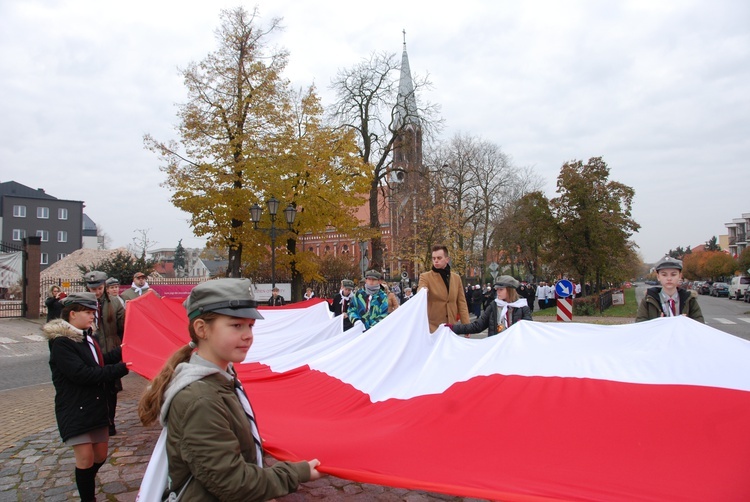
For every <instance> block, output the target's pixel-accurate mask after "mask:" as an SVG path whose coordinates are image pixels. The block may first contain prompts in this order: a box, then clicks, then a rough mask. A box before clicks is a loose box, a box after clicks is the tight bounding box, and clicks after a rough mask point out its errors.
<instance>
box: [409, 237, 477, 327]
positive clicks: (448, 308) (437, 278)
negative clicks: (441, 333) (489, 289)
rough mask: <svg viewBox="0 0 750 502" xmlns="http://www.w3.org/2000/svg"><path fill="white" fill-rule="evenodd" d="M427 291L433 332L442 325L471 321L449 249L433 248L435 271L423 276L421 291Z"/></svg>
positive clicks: (420, 285)
mask: <svg viewBox="0 0 750 502" xmlns="http://www.w3.org/2000/svg"><path fill="white" fill-rule="evenodd" d="M422 288H425V289H427V317H428V319H429V321H430V331H435V330H436V329H437V327H438V326H439V325H440V324H456V321H457V320H460V321H461V324H467V323H468V322H469V307H468V306H467V305H466V297H465V296H464V285H463V282H462V281H461V277H460V276H459V275H458V274H455V273H453V272H451V266H450V256H448V248H447V247H445V246H433V247H432V270H431V271H429V272H424V273H422V274H419V286H418V290H420V289H422Z"/></svg>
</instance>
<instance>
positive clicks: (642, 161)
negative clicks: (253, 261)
mask: <svg viewBox="0 0 750 502" xmlns="http://www.w3.org/2000/svg"><path fill="white" fill-rule="evenodd" d="M237 5H244V6H245V7H246V8H247V9H248V10H251V9H252V8H253V7H254V6H255V5H258V7H259V9H260V14H261V16H263V17H264V18H265V19H267V20H268V19H270V18H272V17H276V16H278V17H283V19H284V22H283V24H284V26H285V30H284V31H283V32H281V33H279V34H278V35H276V36H275V38H274V42H275V43H276V44H278V45H280V46H283V47H285V48H287V49H288V50H289V51H290V62H289V66H288V70H287V73H286V76H287V78H289V79H290V80H291V81H292V82H293V83H294V84H295V86H297V87H299V86H307V85H309V84H310V83H312V82H314V83H315V84H316V85H317V87H318V90H319V92H320V94H321V95H322V96H323V100H324V104H330V103H331V102H332V99H333V97H332V93H331V92H330V90H329V89H328V86H329V84H330V82H331V79H332V78H333V77H334V75H335V74H336V72H337V70H338V69H340V68H349V67H351V66H353V65H354V64H356V63H358V62H359V61H360V60H361V59H362V58H365V57H367V56H368V55H369V54H370V53H372V52H373V51H388V52H393V53H397V54H398V55H400V53H401V50H402V33H401V31H402V29H405V30H406V42H407V50H408V53H409V61H410V65H411V69H412V72H413V74H415V75H419V76H425V75H429V78H430V80H431V81H432V83H433V89H432V90H430V91H429V92H428V94H426V95H425V96H423V97H422V99H426V100H427V101H430V102H433V103H439V104H440V105H441V106H442V110H441V115H442V117H443V118H444V119H445V125H446V127H445V130H444V131H443V133H442V137H443V139H445V140H447V139H449V138H450V137H451V136H453V135H454V134H456V133H459V132H461V133H464V134H468V135H472V136H477V137H480V138H482V139H485V140H489V141H492V142H493V143H496V144H498V145H500V146H501V147H502V149H503V151H504V152H505V153H507V154H509V155H510V156H511V157H512V158H513V160H514V163H515V164H516V165H518V166H533V167H534V169H535V170H536V172H537V173H538V174H539V175H540V176H541V177H542V178H543V179H544V180H545V182H546V187H545V191H546V194H547V196H548V197H554V196H555V183H556V179H557V175H558V173H559V170H560V167H561V166H562V164H563V163H565V162H566V161H569V160H574V159H580V160H584V161H586V160H587V159H589V158H590V157H596V156H601V157H603V158H604V160H605V161H606V162H607V164H608V165H609V167H610V178H611V179H613V180H616V181H619V182H622V183H625V184H627V185H629V186H631V187H633V188H634V189H635V192H636V197H635V202H634V205H633V216H634V218H635V220H636V221H637V222H638V223H639V224H640V225H641V230H640V232H639V233H637V234H635V235H634V239H635V241H636V243H637V244H638V245H639V246H640V251H641V253H642V255H643V257H644V259H645V260H646V261H656V260H657V259H658V258H660V257H661V256H662V254H663V253H664V252H666V251H667V250H669V249H670V248H675V247H677V246H696V245H698V244H701V243H703V242H704V241H706V240H708V239H709V238H710V237H711V236H714V235H720V234H725V233H726V229H725V227H724V223H727V222H729V221H731V219H732V218H736V217H739V216H740V215H741V214H742V213H748V212H750V197H748V192H749V191H750V190H749V189H750V184H749V183H748V182H749V181H750V171H749V170H748V165H749V164H750V100H749V98H748V96H749V95H750V2H747V1H746V0H736V1H735V0H715V1H712V2H707V1H704V2H691V1H687V0H686V1H671V0H659V1H653V0H644V1H617V2H615V1H600V0H591V1H565V2H560V1H552V0H550V1H523V2H518V1H509V0H507V1H506V0H502V1H497V0H493V1H475V0H463V1H461V2H440V1H437V2H436V1H434V0H433V1H429V2H428V1H421V2H418V1H411V2H405V1H403V0H380V1H378V2H352V1H350V0H349V1H343V0H340V1H339V0H336V1H334V0H319V1H317V2H302V1H292V0H261V1H259V2H258V3H257V4H256V3H243V4H241V3H239V1H237V0H235V1H224V0H212V1H205V0H203V1H197V0H179V1H173V0H151V1H148V2H147V1H142V0H131V1H129V2H123V3H119V4H118V3H113V2H102V1H98V0H97V1H95V0H91V1H84V0H67V1H66V0H46V1H42V0H2V1H0V181H9V180H15V181H17V182H19V183H22V184H24V185H28V186H31V187H33V188H39V187H41V188H44V189H46V191H47V193H49V194H51V195H53V196H55V197H58V198H62V199H72V200H83V201H85V203H86V209H85V211H86V213H87V214H88V215H89V216H90V217H91V218H92V219H93V220H94V221H95V222H96V223H97V224H98V225H99V226H100V227H101V228H102V229H103V230H104V231H105V232H106V233H107V234H109V236H110V237H111V238H112V240H113V243H112V244H113V246H115V247H116V246H124V245H127V244H129V243H131V242H132V239H133V237H134V236H135V235H136V234H135V232H134V231H135V230H136V229H151V231H150V234H149V235H150V238H151V239H152V240H155V241H157V244H156V246H155V247H174V246H176V244H177V241H178V239H183V245H185V246H187V247H198V246H202V245H203V243H204V240H202V239H199V238H196V237H194V236H193V234H192V231H191V229H190V226H189V224H188V216H187V215H186V214H185V213H182V212H180V211H179V210H177V209H175V208H174V207H173V206H172V205H171V203H170V202H169V199H170V193H169V192H168V190H166V189H165V188H162V187H161V186H160V184H161V183H162V182H163V181H164V174H163V173H162V172H161V171H160V170H159V165H160V164H159V160H158V158H157V157H156V156H155V155H154V154H152V153H151V152H148V151H146V150H144V149H143V141H142V138H143V134H144V133H150V134H152V135H153V136H154V137H155V138H157V139H160V140H168V139H176V138H177V136H176V133H175V131H174V126H175V125H176V124H177V117H176V107H175V104H176V103H182V102H184V101H185V98H186V93H185V89H184V87H183V85H182V80H181V78H180V76H179V73H178V70H177V68H178V67H185V66H186V65H187V64H188V63H189V62H191V61H199V60H201V59H203V58H204V57H205V56H206V54H208V53H209V52H210V51H212V50H214V49H215V47H216V43H215V39H214V29H215V28H216V27H217V26H218V24H219V10H220V9H221V8H232V7H235V6H237ZM669 207H672V208H673V209H672V211H671V213H667V209H668V208H669Z"/></svg>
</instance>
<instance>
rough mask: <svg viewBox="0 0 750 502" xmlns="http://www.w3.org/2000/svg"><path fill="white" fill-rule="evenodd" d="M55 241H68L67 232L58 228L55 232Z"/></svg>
mask: <svg viewBox="0 0 750 502" xmlns="http://www.w3.org/2000/svg"><path fill="white" fill-rule="evenodd" d="M57 242H68V232H66V231H65V230H59V231H58V232H57Z"/></svg>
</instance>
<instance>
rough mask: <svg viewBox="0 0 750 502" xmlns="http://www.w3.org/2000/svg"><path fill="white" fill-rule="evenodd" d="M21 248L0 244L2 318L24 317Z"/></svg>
mask: <svg viewBox="0 0 750 502" xmlns="http://www.w3.org/2000/svg"><path fill="white" fill-rule="evenodd" d="M24 258H25V257H24V250H23V248H22V247H20V246H16V245H13V244H6V243H5V242H0V262H2V267H0V270H1V271H0V317H20V316H22V315H23V283H24V280H23V261H24Z"/></svg>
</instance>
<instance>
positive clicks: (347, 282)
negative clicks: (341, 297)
mask: <svg viewBox="0 0 750 502" xmlns="http://www.w3.org/2000/svg"><path fill="white" fill-rule="evenodd" d="M341 285H342V286H343V287H345V288H351V289H354V281H350V280H349V279H344V280H343V281H341Z"/></svg>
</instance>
